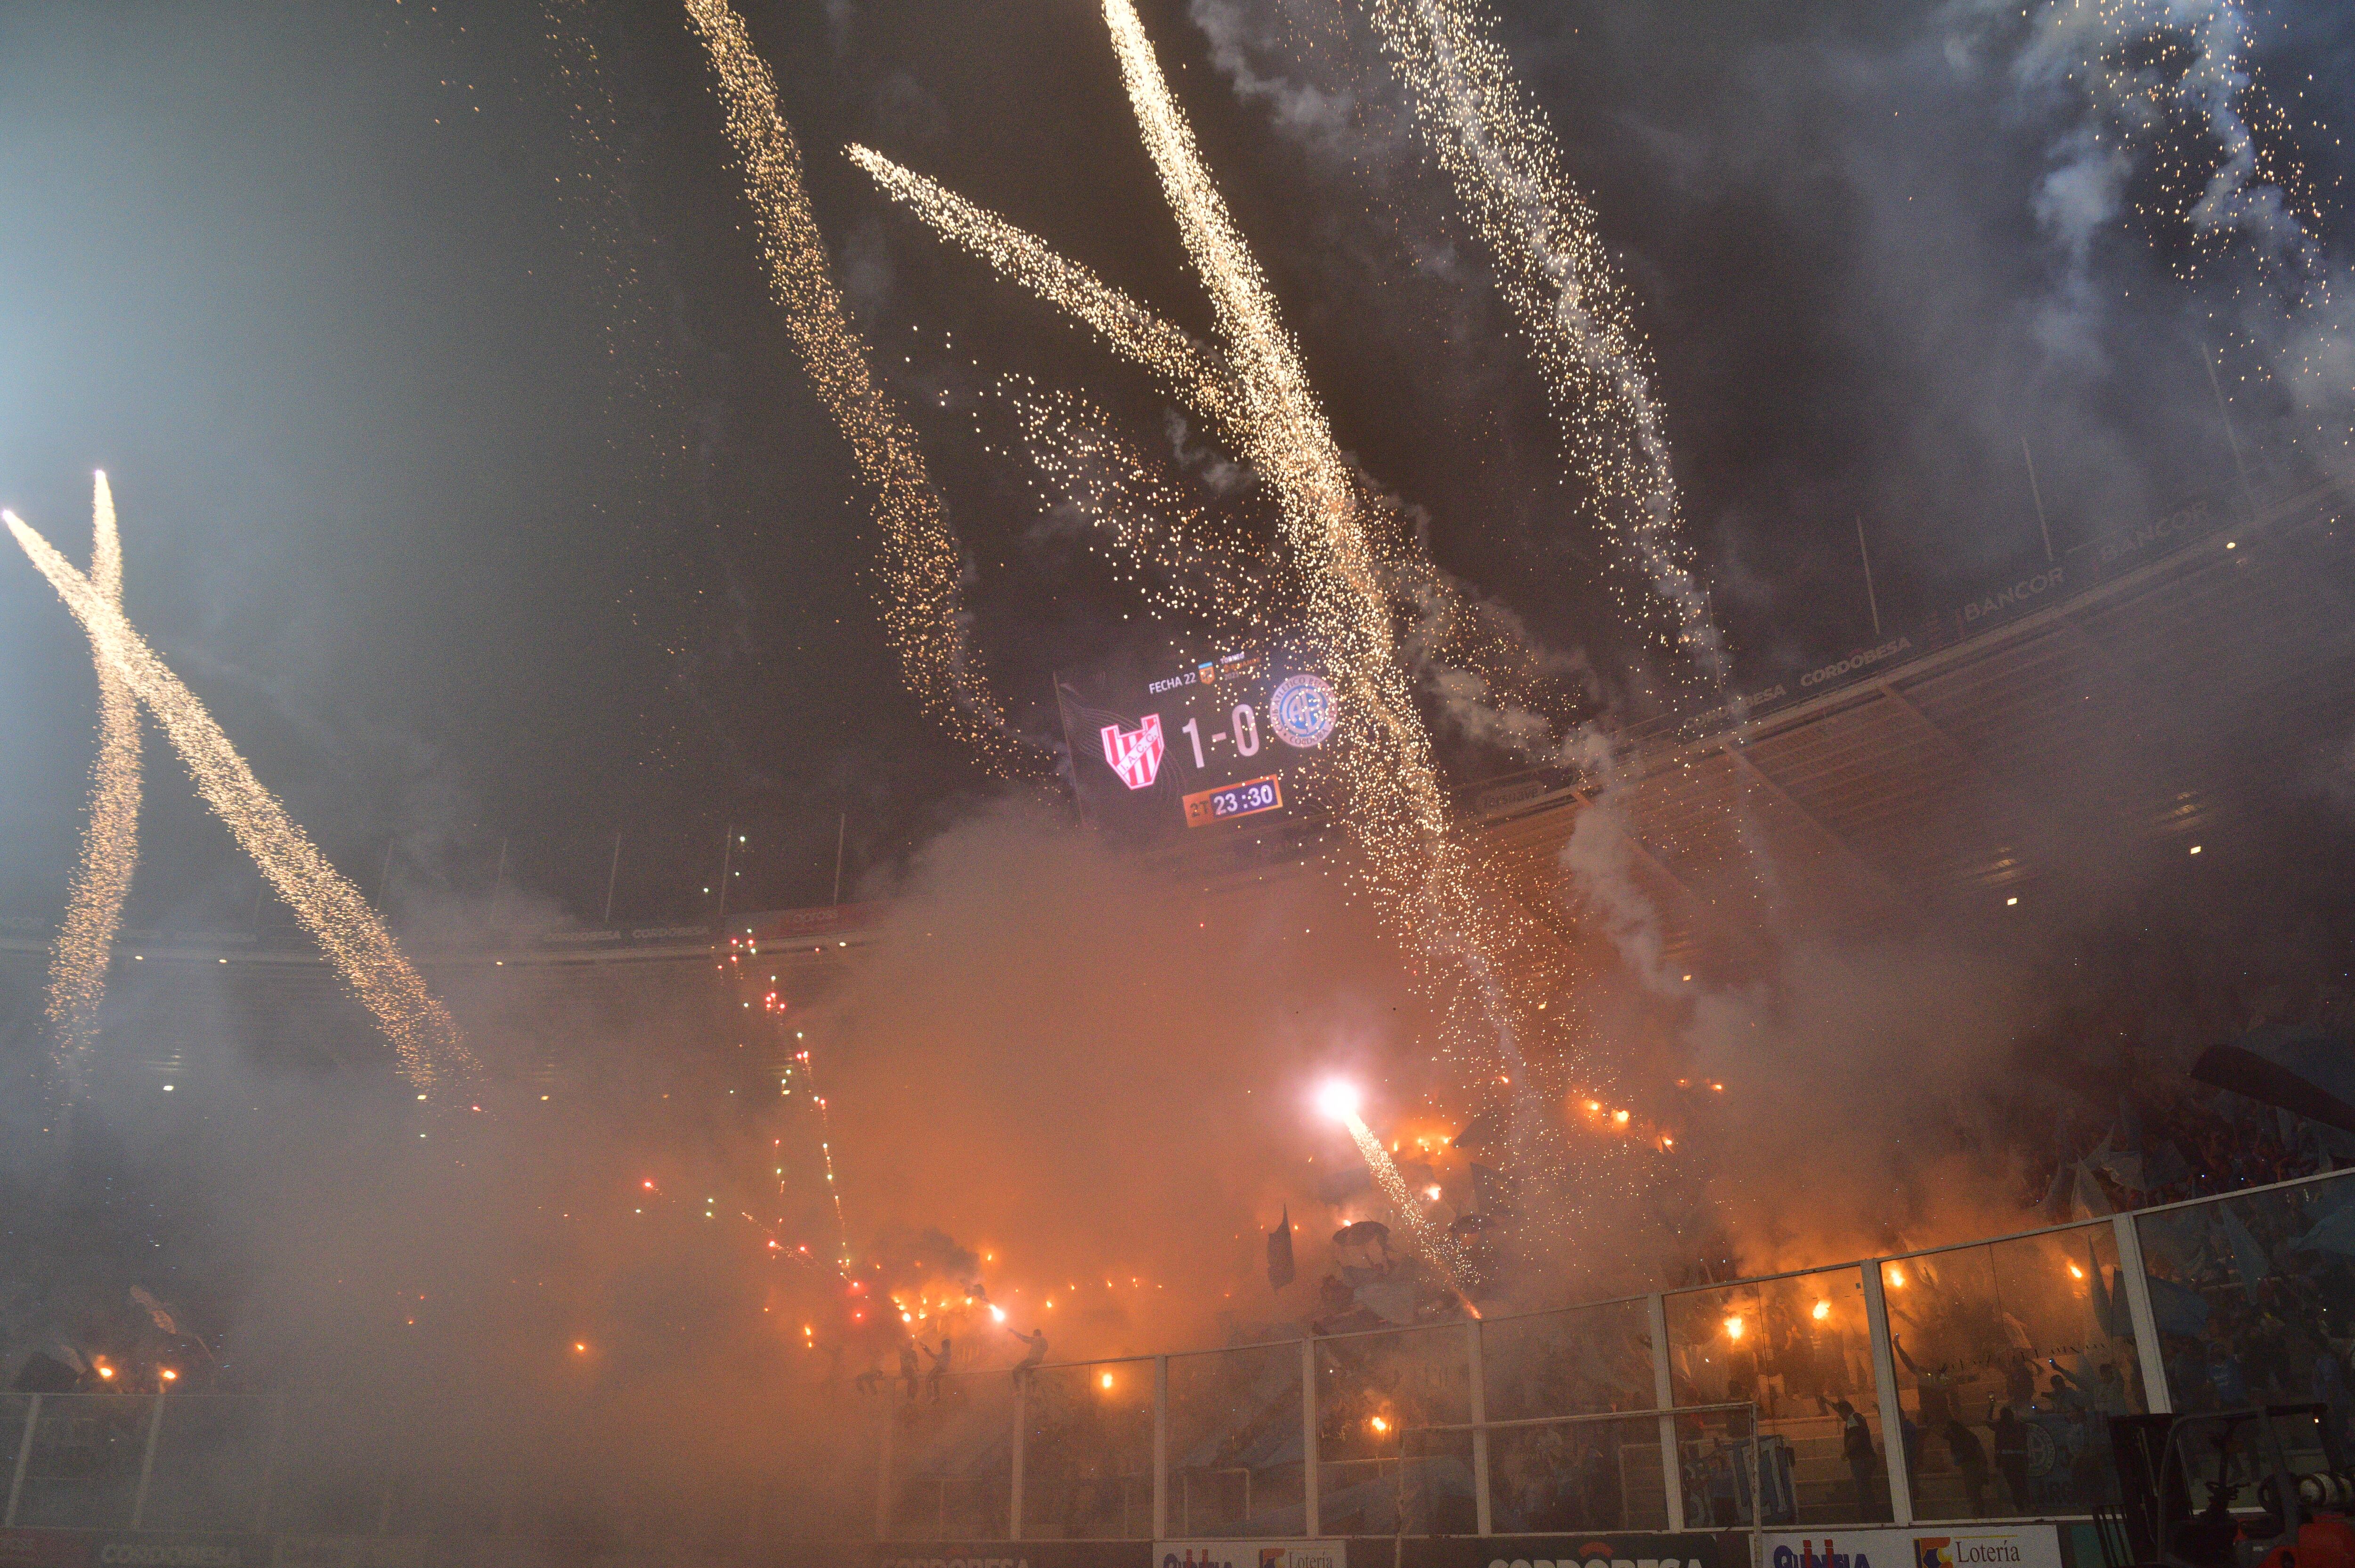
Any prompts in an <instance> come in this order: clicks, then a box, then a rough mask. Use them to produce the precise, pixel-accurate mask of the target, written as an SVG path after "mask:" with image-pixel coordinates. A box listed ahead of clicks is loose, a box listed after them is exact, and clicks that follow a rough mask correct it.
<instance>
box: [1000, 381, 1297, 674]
mask: <svg viewBox="0 0 2355 1568" xmlns="http://www.w3.org/2000/svg"><path fill="white" fill-rule="evenodd" d="M1007 401H1008V402H1010V403H1011V405H1012V406H1013V409H1014V414H1015V419H1016V422H1017V424H1018V428H1019V429H1020V430H1021V432H1022V437H1023V440H1024V444H1025V447H1026V449H1027V450H1028V452H1029V455H1030V457H1031V458H1032V460H1033V461H1035V462H1036V463H1037V465H1038V467H1039V469H1040V470H1041V471H1044V472H1045V474H1046V475H1047V477H1048V479H1049V481H1050V482H1051V484H1052V486H1053V489H1054V492H1055V495H1056V500H1057V502H1058V503H1060V504H1062V505H1066V506H1069V507H1071V509H1072V510H1074V511H1075V512H1077V513H1079V514H1081V515H1082V516H1083V517H1085V518H1086V519H1087V520H1088V521H1089V522H1090V523H1091V524H1094V525H1095V526H1096V527H1098V528H1101V529H1103V530H1104V532H1105V533H1106V534H1108V535H1110V540H1111V543H1110V546H1109V547H1108V548H1107V549H1105V550H1104V551H1103V552H1101V553H1102V554H1103V555H1104V556H1106V557H1107V558H1108V559H1110V560H1111V561H1112V562H1114V571H1115V572H1116V573H1118V574H1119V575H1121V576H1123V577H1128V578H1131V579H1142V578H1145V577H1151V578H1152V579H1153V587H1154V591H1153V592H1152V593H1151V594H1149V595H1147V596H1146V608H1147V611H1148V613H1151V614H1154V615H1156V616H1157V615H1159V614H1161V613H1162V612H1163V611H1164V610H1165V609H1167V610H1174V611H1176V612H1177V613H1178V614H1181V615H1185V616H1188V617H1191V618H1193V619H1194V620H1198V621H1199V622H1201V623H1202V624H1203V625H1204V626H1206V627H1210V628H1215V629H1216V630H1219V631H1220V632H1221V633H1222V634H1226V635H1230V636H1232V635H1249V634H1251V633H1253V632H1259V631H1263V630H1266V629H1267V627H1268V624H1269V621H1270V619H1271V611H1272V610H1273V609H1275V608H1276V607H1277V606H1276V602H1275V600H1276V596H1274V595H1272V594H1271V592H1270V588H1271V586H1272V584H1273V583H1274V582H1276V581H1279V580H1280V579H1281V573H1280V572H1279V570H1278V568H1277V565H1276V563H1275V562H1274V561H1273V560H1271V559H1269V558H1268V557H1267V556H1266V554H1265V553H1264V552H1263V551H1260V550H1256V549H1253V548H1252V547H1251V546H1249V545H1247V544H1244V543H1241V542H1238V541H1235V540H1233V539H1231V538H1229V537H1226V536H1224V535H1225V533H1226V531H1225V530H1223V529H1221V528H1220V525H1219V524H1218V523H1217V521H1216V520H1215V519H1214V518H1212V517H1211V515H1210V514H1209V513H1208V512H1206V511H1205V510H1204V509H1203V508H1202V507H1200V506H1199V505H1197V504H1196V503H1194V502H1193V501H1192V500H1191V499H1190V498H1189V497H1188V494H1187V493H1186V492H1185V491H1184V490H1183V489H1182V488H1181V487H1180V486H1179V485H1178V484H1177V482H1175V481H1174V480H1173V479H1172V478H1171V477H1170V476H1169V475H1168V473H1167V471H1165V470H1164V469H1163V468H1162V466H1161V465H1160V464H1158V463H1156V462H1155V461H1152V460H1151V459H1149V458H1148V457H1147V456H1146V454H1145V453H1144V452H1142V451H1140V450H1137V448H1136V447H1135V445H1134V444H1133V443H1132V442H1131V441H1129V440H1128V439H1127V438H1126V437H1125V436H1124V435H1122V434H1121V433H1120V431H1119V430H1117V429H1114V426H1113V423H1112V420H1111V419H1110V418H1108V417H1107V416H1106V415H1105V414H1104V411H1103V409H1102V408H1098V407H1096V406H1095V405H1094V404H1093V403H1092V402H1090V401H1088V400H1087V399H1085V398H1082V397H1072V396H1071V395H1070V394H1068V393H1053V394H1043V395H1042V394H1037V393H1031V392H1027V391H1018V392H1016V393H1014V394H1012V395H1011V396H1010V397H1008V399H1007ZM1090 548H1091V549H1093V548H1094V546H1090Z"/></svg>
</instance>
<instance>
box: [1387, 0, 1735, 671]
mask: <svg viewBox="0 0 2355 1568" xmlns="http://www.w3.org/2000/svg"><path fill="white" fill-rule="evenodd" d="M1370 8H1371V11H1372V16H1373V21H1374V26H1375V27H1376V29H1377V30H1378V31H1379V32H1380V34H1381V36H1382V40H1383V43H1384V45H1385V46H1386V47H1387V48H1389V49H1390V51H1391V55H1392V57H1393V58H1395V59H1396V60H1397V61H1398V64H1399V68H1400V74H1401V76H1402V77H1403V78H1404V79H1405V80H1406V84H1407V88H1408V90H1409V91H1410V92H1411V93H1412V97H1413V100H1414V105H1415V111H1416V116H1417V119H1418V121H1419V122H1420V123H1421V124H1422V127H1423V132H1424V133H1425V135H1426V136H1427V138H1428V139H1429V140H1430V142H1431V144H1432V146H1433V150H1434V151H1435V152H1436V153H1437V154H1438V155H1439V161H1440V164H1441V165H1442V166H1443V167H1444V168H1445V169H1446V171H1447V173H1448V175H1449V177H1450V179H1451V180H1452V181H1453V183H1454V185H1455V194H1456V199H1457V200H1459V201H1460V202H1462V203H1463V205H1464V207H1465V211H1466V213H1467V214H1468V216H1469V217H1470V219H1471V222H1472V227H1473V228H1475V229H1476V230H1477V231H1478V232H1479V234H1480V237H1481V238H1482V239H1483V240H1485V241H1486V242H1487V246H1488V249H1489V251H1490V253H1491V254H1492V255H1493V256H1494V257H1495V259H1496V265H1497V282H1498V286H1499V288H1500V290H1501V291H1502V292H1503V294H1504V295H1505V298H1506V301H1507V302H1508V304H1510V305H1511V307H1512V309H1513V312H1514V314H1515V315H1517V316H1518V318H1519V320H1520V323H1521V325H1522V328H1523V330H1525V331H1526V332H1527V333H1528V334H1529V339H1530V342H1531V343H1532V344H1534V345H1535V348H1536V353H1537V358H1538V363H1539V367H1540V370H1542V371H1543V372H1544V376H1545V382H1546V391H1547V393H1548V396H1549V400H1550V402H1551V403H1552V405H1553V409H1554V416H1555V418H1557V419H1558V420H1560V421H1561V427H1562V433H1563V438H1564V440H1565V442H1566V444H1567V446H1568V448H1569V451H1570V458H1571V464H1572V469H1573V471H1575V472H1576V473H1577V474H1578V475H1579V477H1580V478H1581V479H1582V481H1583V482H1585V484H1586V485H1587V487H1588V489H1589V490H1590V492H1591V493H1593V497H1594V500H1595V503H1596V506H1597V511H1598V521H1600V523H1601V524H1602V525H1603V527H1604V531H1605V532H1606V534H1608V535H1610V537H1611V538H1612V539H1613V540H1614V543H1615V544H1616V545H1617V546H1618V547H1619V549H1620V550H1621V552H1622V553H1623V554H1624V555H1626V556H1630V557H1632V558H1633V559H1634V560H1635V561H1636V564H1637V565H1638V566H1639V567H1641V568H1642V569H1643V570H1644V572H1645V573H1646V575H1647V576H1648V577H1650V579H1651V583H1652V588H1653V595H1654V598H1653V599H1651V600H1641V599H1636V600H1634V601H1631V598H1630V596H1628V595H1626V594H1625V593H1624V592H1621V591H1620V590H1618V588H1616V587H1615V585H1614V588H1613V592H1614V597H1615V598H1616V599H1618V601H1619V606H1620V609H1621V610H1622V611H1623V612H1625V614H1626V616H1627V617H1628V620H1629V622H1630V624H1633V625H1637V626H1645V627H1647V628H1649V629H1650V636H1651V637H1652V639H1653V640H1654V641H1657V642H1658V643H1659V644H1660V645H1661V646H1662V647H1663V648H1665V649H1667V650H1668V651H1670V652H1675V653H1678V654H1681V655H1682V656H1683V657H1684V659H1686V660H1689V661H1690V662H1691V663H1692V664H1694V665H1696V666H1698V672H1697V673H1699V674H1700V675H1701V676H1702V677H1704V678H1705V679H1706V680H1707V681H1708V682H1709V683H1710V685H1711V686H1712V687H1714V686H1717V685H1721V684H1722V683H1723V682H1724V680H1725V677H1726V674H1727V673H1728V672H1727V665H1726V656H1725V648H1724V644H1723V641H1722V640H1721V638H1720V637H1719V635H1718V631H1717V626H1716V623H1715V621H1714V620H1712V619H1711V617H1710V611H1709V600H1708V596H1707V594H1706V593H1705V592H1704V591H1703V589H1702V588H1701V586H1700V581H1699V579H1698V578H1697V577H1695V576H1694V573H1693V566H1692V559H1691V553H1690V551H1689V548H1688V547H1687V546H1686V545H1685V544H1684V542H1683V539H1682V535H1681V532H1680V529H1679V526H1678V499H1677V486H1676V480H1675V476H1674V474H1673V472H1672V471H1671V469H1670V466H1669V453H1668V440H1667V437H1666V435H1665V434H1664V433H1663V431H1662V429H1661V418H1660V408H1659V405H1658V402H1657V399H1656V397H1654V395H1653V391H1652V363H1651V353H1650V350H1649V349H1648V348H1647V347H1646V344H1645V343H1644V339H1643V337H1642V335H1641V334H1639V333H1638V332H1637V331H1636V324H1635V318H1634V314H1633V313H1632V311H1631V310H1630V308H1629V303H1628V299H1627V292H1626V288H1625V284H1624V283H1623V282H1622V281H1620V278H1619V275H1618V270H1617V269H1616V268H1615V267H1614V266H1613V265H1612V261H1611V258H1610V255H1609V253H1608V252H1607V251H1606V250H1605V249H1604V245H1603V241H1602V239H1601V238H1600V236H1599V235H1598V234H1597V232H1596V228H1595V222H1594V214H1593V209H1592V208H1590V207H1588V206H1587V205H1586V202H1585V200H1584V198H1582V196H1580V195H1579V194H1578V192H1577V191H1576V189H1575V188H1573V187H1572V185H1571V183H1570V180H1569V178H1568V176H1567V175H1564V174H1563V172H1562V168H1561V151H1560V149H1559V147H1558V146H1557V145H1556V143H1555V142H1554V139H1553V135H1552V132H1551V131H1550V129H1549V128H1548V126H1547V124H1546V122H1545V119H1544V116H1543V114H1542V112H1541V111H1540V110H1539V108H1538V106H1537V104H1536V102H1535V101H1533V100H1532V99H1531V98H1530V97H1529V94H1528V93H1527V92H1526V91H1525V90H1523V89H1522V87H1521V85H1520V83H1519V82H1518V80H1517V79H1515V77H1514V75H1513V70H1512V64H1511V61H1510V60H1509V59H1508V58H1507V56H1506V54H1505V51H1504V50H1503V49H1502V48H1499V47H1498V46H1497V43H1496V42H1495V41H1494V40H1493V39H1492V38H1491V37H1488V34H1487V24H1486V22H1485V20H1484V19H1482V18H1481V17H1480V16H1479V14H1478V12H1477V11H1476V9H1475V6H1474V5H1473V3H1472V0H1373V4H1372V5H1371V7H1370ZM1661 605H1665V606H1666V607H1667V609H1668V610H1669V612H1670V614H1671V618H1672V624H1669V625H1667V626H1662V625H1661V624H1660V620H1661V618H1660V616H1659V614H1658V613H1657V607H1659V606H1661ZM1672 668H1673V666H1672ZM1678 673H1681V672H1680V671H1679V672H1678Z"/></svg>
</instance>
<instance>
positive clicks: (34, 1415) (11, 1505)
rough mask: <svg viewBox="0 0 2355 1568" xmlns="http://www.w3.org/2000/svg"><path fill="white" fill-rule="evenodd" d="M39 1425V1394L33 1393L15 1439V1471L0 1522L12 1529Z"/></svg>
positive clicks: (23, 1491) (14, 1526)
mask: <svg viewBox="0 0 2355 1568" xmlns="http://www.w3.org/2000/svg"><path fill="white" fill-rule="evenodd" d="M40 1425H41V1396H40V1395H39V1394H35V1395H33V1403H32V1404H29V1405H27V1407H26V1409H25V1435H24V1436H22V1437H20V1438H18V1439H17V1440H16V1475H15V1477H14V1478H11V1479H10V1481H9V1482H8V1513H7V1517H6V1518H5V1520H0V1524H5V1526H6V1527H7V1528H9V1529H11V1530H13V1529H15V1528H16V1504H17V1503H18V1502H19V1501H21V1500H22V1499H23V1498H24V1496H25V1467H27V1465H30V1464H31V1463H32V1462H33V1434H34V1433H35V1432H36V1431H37V1430H39V1428H40Z"/></svg>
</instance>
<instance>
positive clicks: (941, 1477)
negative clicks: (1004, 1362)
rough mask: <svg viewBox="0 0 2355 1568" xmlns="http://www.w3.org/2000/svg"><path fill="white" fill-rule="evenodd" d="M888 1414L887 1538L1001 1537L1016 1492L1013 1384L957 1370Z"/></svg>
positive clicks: (1000, 1377) (1005, 1379)
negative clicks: (890, 1474) (888, 1493)
mask: <svg viewBox="0 0 2355 1568" xmlns="http://www.w3.org/2000/svg"><path fill="white" fill-rule="evenodd" d="M927 1386H928V1389H929V1391H930V1392H929V1393H928V1394H927V1396H925V1397H922V1398H917V1399H903V1400H900V1402H899V1403H898V1404H897V1405H896V1407H895V1408H894V1410H893V1412H892V1414H891V1421H892V1429H891V1471H892V1477H891V1483H892V1484H891V1513H890V1521H891V1529H890V1539H892V1540H894V1541H948V1540H967V1541H1003V1540H1005V1539H1006V1532H1007V1507H1008V1505H1009V1504H1010V1503H1011V1502H1012V1500H1013V1497H1014V1383H1013V1380H1012V1379H1011V1378H1009V1377H1007V1376H1005V1375H1004V1374H1002V1373H998V1374H983V1373H972V1374H964V1375H953V1376H950V1377H946V1378H943V1379H941V1380H940V1381H938V1382H936V1383H929V1384H928V1385H927Z"/></svg>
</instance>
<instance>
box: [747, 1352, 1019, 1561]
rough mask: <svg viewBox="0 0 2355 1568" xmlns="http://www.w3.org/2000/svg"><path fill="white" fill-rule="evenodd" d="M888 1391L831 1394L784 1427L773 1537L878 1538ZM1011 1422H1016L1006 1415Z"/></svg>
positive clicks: (808, 1401) (774, 1485)
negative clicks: (877, 1508)
mask: <svg viewBox="0 0 2355 1568" xmlns="http://www.w3.org/2000/svg"><path fill="white" fill-rule="evenodd" d="M891 1398H892V1395H891V1393H890V1392H889V1391H888V1390H887V1391H885V1392H882V1393H860V1392H858V1390H857V1389H856V1388H855V1387H853V1388H847V1389H829V1390H823V1391H818V1392H815V1393H811V1394H809V1395H806V1396H805V1400H804V1403H803V1406H802V1410H801V1412H800V1413H799V1414H797V1415H796V1416H795V1417H794V1418H791V1419H788V1420H787V1421H785V1422H782V1423H780V1425H781V1427H782V1428H783V1430H782V1432H781V1434H780V1436H782V1437H783V1442H782V1443H781V1444H780V1445H779V1449H778V1451H777V1453H776V1454H775V1456H774V1460H773V1466H772V1469H771V1475H772V1479H771V1481H770V1483H769V1486H770V1493H771V1501H770V1503H769V1506H768V1508H767V1509H766V1510H765V1517H766V1518H767V1519H768V1520H769V1521H770V1525H769V1532H770V1534H771V1535H772V1536H773V1537H776V1538H780V1539H783V1540H787V1541H815V1540H836V1541H863V1540H868V1539H871V1538H872V1537H873V1536H874V1534H875V1497H876V1490H877V1488H876V1479H877V1477H876V1467H877V1465H878V1464H879V1461H880V1460H881V1458H882V1451H883V1450H882V1441H883V1424H884V1422H885V1420H886V1419H887V1418H888V1417H889V1415H890V1411H891V1408H892V1405H891ZM1009 1419H1011V1418H1010V1417H1009Z"/></svg>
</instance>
